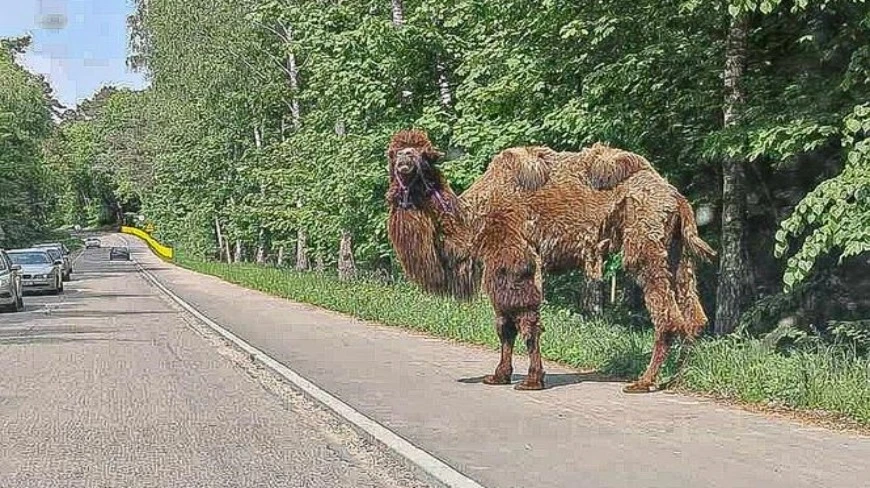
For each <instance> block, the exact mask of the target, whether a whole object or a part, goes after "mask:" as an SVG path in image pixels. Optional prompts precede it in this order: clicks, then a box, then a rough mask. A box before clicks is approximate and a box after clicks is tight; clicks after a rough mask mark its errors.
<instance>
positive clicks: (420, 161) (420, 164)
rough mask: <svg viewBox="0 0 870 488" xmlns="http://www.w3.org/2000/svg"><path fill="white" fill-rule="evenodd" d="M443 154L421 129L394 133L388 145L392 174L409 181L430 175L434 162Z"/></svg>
mask: <svg viewBox="0 0 870 488" xmlns="http://www.w3.org/2000/svg"><path fill="white" fill-rule="evenodd" d="M441 156H443V154H442V153H440V152H439V151H438V150H437V149H435V147H434V146H433V145H432V143H431V142H430V141H429V136H427V135H426V133H425V132H423V131H421V130H402V131H399V132H397V133H396V134H394V135H393V137H392V139H390V145H389V146H388V147H387V158H388V159H389V160H390V174H391V176H392V177H394V178H399V179H401V180H402V181H404V182H406V183H408V182H410V181H411V180H413V179H415V178H419V177H427V176H430V174H431V173H433V171H434V164H435V163H436V162H437V161H438V159H439V158H441Z"/></svg>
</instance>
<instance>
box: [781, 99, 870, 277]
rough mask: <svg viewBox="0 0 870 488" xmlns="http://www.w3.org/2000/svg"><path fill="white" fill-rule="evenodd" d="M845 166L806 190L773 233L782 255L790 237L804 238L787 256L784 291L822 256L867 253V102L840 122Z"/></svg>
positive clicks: (869, 236)
mask: <svg viewBox="0 0 870 488" xmlns="http://www.w3.org/2000/svg"><path fill="white" fill-rule="evenodd" d="M843 125H844V128H843V146H844V149H845V152H846V158H845V160H846V162H845V168H844V169H843V171H842V173H841V174H839V175H838V176H836V177H834V178H831V179H829V180H827V181H825V182H823V183H822V184H820V185H819V186H818V187H816V189H815V190H813V191H812V192H810V193H809V194H808V195H807V196H806V197H804V199H803V200H802V201H801V202H800V203H799V204H798V205H797V207H796V208H795V209H794V212H793V213H792V215H791V216H789V218H787V219H786V220H785V221H783V222H782V228H781V229H780V230H779V231H778V232H777V233H776V240H777V242H776V248H775V251H774V252H775V254H776V256H777V257H782V256H784V255H785V254H786V253H787V252H788V249H789V239H790V238H797V237H803V236H804V234H806V237H804V239H803V242H802V245H801V246H800V248H799V249H798V250H797V252H795V253H794V254H793V255H792V256H791V257H789V259H788V263H787V268H786V271H785V275H784V276H783V282H784V283H785V288H786V290H790V289H791V288H792V287H794V286H795V285H796V284H798V283H800V282H802V281H803V280H804V279H805V278H806V277H807V276H808V275H809V273H810V271H811V270H812V267H813V263H815V261H816V260H817V259H818V258H819V257H820V256H822V255H824V254H826V253H829V252H837V253H838V254H839V256H840V259H839V261H840V262H842V261H843V260H844V259H846V258H849V257H851V256H856V255H858V254H861V253H864V252H867V251H870V138H867V135H870V105H868V104H864V105H858V106H856V107H855V109H854V110H853V112H852V113H851V114H850V115H849V116H847V117H846V118H845V120H844V124H843Z"/></svg>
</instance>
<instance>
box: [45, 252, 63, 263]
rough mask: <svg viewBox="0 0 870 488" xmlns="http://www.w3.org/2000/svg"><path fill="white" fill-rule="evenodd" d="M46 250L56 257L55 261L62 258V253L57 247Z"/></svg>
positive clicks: (52, 257)
mask: <svg viewBox="0 0 870 488" xmlns="http://www.w3.org/2000/svg"><path fill="white" fill-rule="evenodd" d="M46 252H48V255H49V256H51V259H54V260H55V261H57V260H58V259H60V253H59V252H58V251H57V249H46Z"/></svg>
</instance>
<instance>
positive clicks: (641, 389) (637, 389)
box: [622, 381, 655, 393]
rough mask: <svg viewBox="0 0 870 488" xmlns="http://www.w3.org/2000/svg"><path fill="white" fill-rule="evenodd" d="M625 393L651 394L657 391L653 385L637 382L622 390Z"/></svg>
mask: <svg viewBox="0 0 870 488" xmlns="http://www.w3.org/2000/svg"><path fill="white" fill-rule="evenodd" d="M622 391H623V393H651V392H653V391H655V388H654V387H653V385H652V383H646V382H641V381H635V382H634V383H631V384H629V385H626V386H625V387H624V388H623V389H622Z"/></svg>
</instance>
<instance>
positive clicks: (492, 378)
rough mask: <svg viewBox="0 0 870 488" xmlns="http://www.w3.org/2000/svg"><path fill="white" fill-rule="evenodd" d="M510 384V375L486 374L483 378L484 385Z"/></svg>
mask: <svg viewBox="0 0 870 488" xmlns="http://www.w3.org/2000/svg"><path fill="white" fill-rule="evenodd" d="M510 383H511V375H509V374H508V375H500V374H488V375H486V376H484V377H483V384H484V385H509V384H510Z"/></svg>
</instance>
